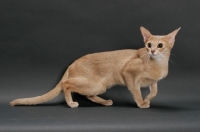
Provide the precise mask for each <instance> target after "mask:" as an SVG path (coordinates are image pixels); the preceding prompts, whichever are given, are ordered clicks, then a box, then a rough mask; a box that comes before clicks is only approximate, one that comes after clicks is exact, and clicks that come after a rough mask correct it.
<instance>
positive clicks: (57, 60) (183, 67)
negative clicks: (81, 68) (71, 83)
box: [0, 0, 200, 132]
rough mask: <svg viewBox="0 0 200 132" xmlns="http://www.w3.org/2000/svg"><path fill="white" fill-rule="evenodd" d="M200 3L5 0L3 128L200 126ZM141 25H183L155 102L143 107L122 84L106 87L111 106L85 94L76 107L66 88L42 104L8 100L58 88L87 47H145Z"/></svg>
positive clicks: (0, 21)
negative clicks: (12, 104) (69, 100)
mask: <svg viewBox="0 0 200 132" xmlns="http://www.w3.org/2000/svg"><path fill="white" fill-rule="evenodd" d="M199 6H200V1H198V0H176V1H174V0H152V1H150V0H18V1H16V0H0V45H1V46H0V131H3V132H6V131H20V132H23V131H40V132H41V131H57V132H59V131H67V132H69V131H115V132H116V131H120V132H122V131H144V132H146V131H152V132H154V131H158V132H160V131H162V132H164V131H166V132H168V131H170V132H171V131H176V132H177V131H200V126H199V123H200V97H199V94H200V88H199V85H200V82H199V79H200V75H199V70H200V59H199V57H200V52H199V48H200V43H199V41H200V37H199V36H200V35H199V34H200V31H199V29H200V18H199V16H200V8H199ZM140 26H144V27H145V28H147V29H148V30H150V32H151V33H152V34H155V35H164V34H168V33H170V32H172V31H173V30H175V29H177V28H179V27H181V30H180V32H179V33H178V35H177V37H176V42H175V46H174V48H173V50H172V56H171V59H170V60H171V61H170V66H169V75H168V77H167V78H166V79H164V80H162V81H160V82H159V84H158V86H159V91H158V95H157V96H156V98H155V99H154V100H152V102H151V108H149V109H139V108H138V107H137V106H136V104H135V102H134V100H133V99H132V96H131V94H130V92H129V91H128V90H127V88H126V87H123V86H115V87H114V88H112V89H110V90H108V91H107V92H106V93H105V94H103V95H101V96H102V97H103V98H105V99H112V100H113V102H114V104H113V106H111V107H105V106H101V105H99V104H95V103H92V102H90V101H88V100H87V99H86V98H85V97H83V96H81V95H78V94H74V95H73V97H74V100H76V101H78V102H79V104H80V107H79V108H77V109H71V108H69V107H68V106H67V105H66V104H65V100H64V96H63V95H62V94H61V95H60V96H59V97H57V98H56V99H54V100H52V101H50V102H47V103H45V104H41V105H37V106H17V107H10V106H8V104H9V102H10V101H11V100H13V99H16V98H22V97H32V96H37V95H41V94H44V93H46V92H48V91H49V90H51V89H52V88H54V86H55V85H56V84H57V83H58V81H59V80H60V78H61V77H62V75H63V73H64V71H65V70H66V68H67V67H68V65H69V64H71V63H72V62H73V61H74V60H75V59H77V58H79V57H81V56H83V55H85V54H89V53H94V52H103V51H111V50H119V49H138V48H141V47H143V45H144V44H143V39H142V36H141V33H140V30H139V27H140ZM142 92H143V95H144V96H145V95H146V94H147V93H148V92H149V90H148V89H143V90H142Z"/></svg>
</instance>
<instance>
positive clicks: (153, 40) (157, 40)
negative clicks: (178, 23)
mask: <svg viewBox="0 0 200 132" xmlns="http://www.w3.org/2000/svg"><path fill="white" fill-rule="evenodd" d="M163 38H164V36H159V35H154V36H152V37H150V38H149V40H148V41H147V42H148V43H152V44H158V43H161V42H163V41H164V39H163Z"/></svg>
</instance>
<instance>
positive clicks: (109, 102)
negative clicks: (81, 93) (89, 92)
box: [86, 96, 113, 106]
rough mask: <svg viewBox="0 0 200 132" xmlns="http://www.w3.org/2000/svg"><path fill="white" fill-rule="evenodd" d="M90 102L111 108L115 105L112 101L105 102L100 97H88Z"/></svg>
mask: <svg viewBox="0 0 200 132" xmlns="http://www.w3.org/2000/svg"><path fill="white" fill-rule="evenodd" d="M86 97H87V98H88V99H89V100H91V101H92V102H95V103H98V104H102V105H105V106H111V105H112V104H113V102H112V100H110V99H109V100H105V99H102V98H100V97H99V96H86Z"/></svg>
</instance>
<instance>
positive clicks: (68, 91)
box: [63, 83, 79, 108]
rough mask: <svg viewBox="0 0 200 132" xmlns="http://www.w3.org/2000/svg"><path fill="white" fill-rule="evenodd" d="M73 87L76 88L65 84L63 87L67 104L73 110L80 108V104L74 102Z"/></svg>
mask: <svg viewBox="0 0 200 132" xmlns="http://www.w3.org/2000/svg"><path fill="white" fill-rule="evenodd" d="M73 87H74V86H73V85H71V84H68V83H65V84H64V85H63V91H64V94H65V100H66V103H67V104H68V106H69V107H71V108H76V107H78V105H79V104H78V102H74V101H73V99H72V95H71V92H72V89H73Z"/></svg>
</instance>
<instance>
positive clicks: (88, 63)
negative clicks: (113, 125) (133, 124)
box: [10, 27, 180, 108]
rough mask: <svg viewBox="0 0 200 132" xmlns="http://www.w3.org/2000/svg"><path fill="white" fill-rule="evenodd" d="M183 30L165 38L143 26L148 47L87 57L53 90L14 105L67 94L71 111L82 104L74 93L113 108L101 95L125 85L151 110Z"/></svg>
mask: <svg viewBox="0 0 200 132" xmlns="http://www.w3.org/2000/svg"><path fill="white" fill-rule="evenodd" d="M179 30H180V28H178V29H176V30H174V31H173V32H171V33H169V34H168V35H163V36H161V35H152V34H151V33H150V32H149V31H148V30H147V29H145V28H144V27H140V31H141V34H142V36H143V40H144V44H145V46H144V48H140V49H138V50H134V49H125V50H116V51H109V52H101V53H93V54H88V55H85V56H83V57H81V58H79V59H77V60H75V61H74V62H73V63H72V64H71V65H70V66H69V67H68V68H67V70H66V72H65V74H64V76H63V77H62V79H61V81H60V82H59V83H58V84H57V86H56V87H55V88H54V89H53V90H51V91H49V92H48V93H46V94H44V95H41V96H37V97H32V98H22V99H16V100H14V101H12V102H10V105H11V106H14V105H36V104H41V103H44V102H47V101H49V100H51V99H53V98H55V97H56V96H58V95H59V94H60V92H61V91H63V92H64V95H65V100H66V103H67V104H68V106H69V107H71V108H76V107H78V105H79V104H78V102H74V101H73V99H72V96H71V93H72V92H75V93H79V94H81V95H84V96H86V97H87V98H88V99H89V100H91V101H93V102H96V103H99V104H102V105H105V106H111V105H112V104H113V102H112V100H105V99H102V98H100V97H99V96H98V95H99V94H102V93H104V92H105V91H106V90H107V89H108V88H110V87H112V86H114V85H125V86H127V87H128V89H129V90H130V92H131V93H132V95H133V98H134V100H135V102H136V104H137V106H138V107H139V108H149V107H150V101H151V100H152V99H153V98H154V97H155V96H156V94H157V87H158V86H157V82H158V81H159V80H161V79H163V78H165V77H166V76H167V74H168V62H169V57H170V51H171V49H172V47H173V45H174V42H175V36H176V34H177V33H178V31H179ZM147 86H148V87H149V88H150V93H149V95H147V96H146V98H145V99H144V100H143V98H142V95H141V91H140V88H141V87H147Z"/></svg>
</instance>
